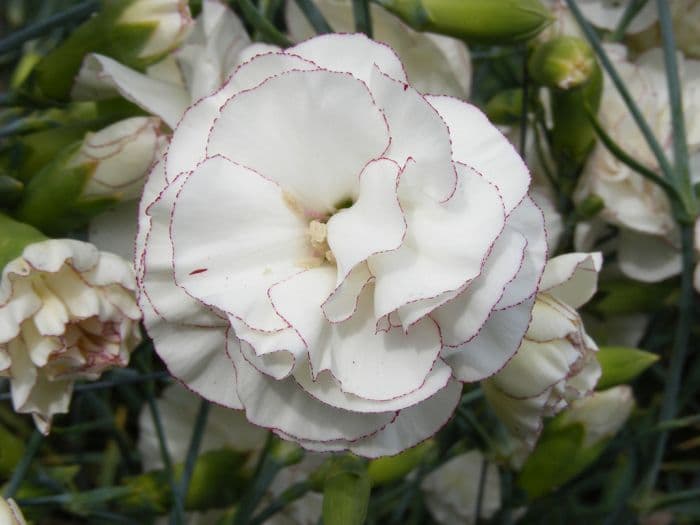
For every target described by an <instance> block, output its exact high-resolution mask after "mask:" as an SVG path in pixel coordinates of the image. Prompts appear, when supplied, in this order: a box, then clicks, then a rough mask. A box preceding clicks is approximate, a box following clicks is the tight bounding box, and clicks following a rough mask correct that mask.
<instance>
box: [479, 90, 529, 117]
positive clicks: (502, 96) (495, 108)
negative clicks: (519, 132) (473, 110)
mask: <svg viewBox="0 0 700 525" xmlns="http://www.w3.org/2000/svg"><path fill="white" fill-rule="evenodd" d="M485 110H486V116H487V117H488V118H489V120H490V121H491V122H493V123H495V124H502V125H510V124H515V123H517V122H520V118H521V116H522V112H523V90H522V89H506V90H504V91H500V92H498V93H496V94H495V95H494V96H493V97H491V99H490V100H489V101H488V102H487V103H486V108H485Z"/></svg>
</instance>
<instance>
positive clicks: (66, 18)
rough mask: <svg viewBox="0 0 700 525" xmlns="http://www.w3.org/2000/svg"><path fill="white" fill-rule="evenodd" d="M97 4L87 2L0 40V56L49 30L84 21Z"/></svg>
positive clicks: (92, 1)
mask: <svg viewBox="0 0 700 525" xmlns="http://www.w3.org/2000/svg"><path fill="white" fill-rule="evenodd" d="M98 7H99V2H97V1H95V0H88V1H87V2H83V3H82V4H78V5H76V6H73V7H71V8H69V9H66V10H65V11H61V12H60V13H56V14H55V15H53V16H50V17H49V18H46V19H44V20H40V21H39V22H37V23H36V24H32V25H31V26H28V27H25V28H23V29H20V30H19V31H15V32H14V33H12V34H11V35H9V36H7V37H6V38H3V39H2V40H0V55H3V54H5V53H7V52H9V51H12V50H13V49H15V48H17V47H19V46H21V45H22V44H24V43H25V42H27V41H29V40H32V39H34V38H38V37H41V36H45V35H46V34H47V33H48V32H49V31H50V30H51V29H54V28H55V27H61V26H63V25H66V24H69V23H77V22H82V21H83V20H85V19H86V18H87V17H88V16H89V15H90V14H91V13H93V12H94V11H96V10H97V8H98Z"/></svg>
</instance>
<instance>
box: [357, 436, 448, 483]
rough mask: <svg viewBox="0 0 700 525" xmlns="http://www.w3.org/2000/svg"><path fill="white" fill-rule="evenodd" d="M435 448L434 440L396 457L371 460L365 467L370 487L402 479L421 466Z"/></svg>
mask: <svg viewBox="0 0 700 525" xmlns="http://www.w3.org/2000/svg"><path fill="white" fill-rule="evenodd" d="M436 448H437V445H436V443H435V440H434V439H429V440H427V441H424V442H423V443H421V444H420V445H417V446H415V447H413V448H409V449H408V450H406V451H404V452H402V453H401V454H397V455H396V456H385V457H383V458H378V459H373V460H372V461H370V462H369V465H368V466H367V474H368V475H369V478H370V481H371V482H372V485H373V486H378V485H385V484H387V483H391V482H393V481H398V480H400V479H402V478H403V477H404V476H405V475H406V474H408V473H409V472H411V471H412V470H413V469H414V468H416V467H417V466H418V465H419V464H421V463H422V462H423V461H424V460H425V459H426V457H429V456H431V455H432V453H433V452H435V450H436Z"/></svg>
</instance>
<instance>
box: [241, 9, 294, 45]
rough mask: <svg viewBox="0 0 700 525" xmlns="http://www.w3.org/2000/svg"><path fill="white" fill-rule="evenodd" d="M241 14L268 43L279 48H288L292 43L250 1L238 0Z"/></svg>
mask: <svg viewBox="0 0 700 525" xmlns="http://www.w3.org/2000/svg"><path fill="white" fill-rule="evenodd" d="M238 6H239V7H240V8H241V14H242V15H243V18H245V20H246V22H248V23H249V24H250V25H252V26H253V27H254V28H255V29H256V30H257V31H258V32H259V33H260V34H261V35H262V36H263V37H264V38H265V39H266V40H267V41H268V42H270V43H271V44H275V45H278V46H280V47H289V46H291V45H292V41H291V40H289V39H288V38H287V37H286V36H284V34H282V33H281V32H280V31H279V30H278V29H277V28H276V27H275V26H274V24H273V23H272V22H270V21H269V20H268V19H267V18H265V16H264V15H263V14H262V13H260V11H258V10H257V9H256V7H255V6H254V5H253V2H251V0H238Z"/></svg>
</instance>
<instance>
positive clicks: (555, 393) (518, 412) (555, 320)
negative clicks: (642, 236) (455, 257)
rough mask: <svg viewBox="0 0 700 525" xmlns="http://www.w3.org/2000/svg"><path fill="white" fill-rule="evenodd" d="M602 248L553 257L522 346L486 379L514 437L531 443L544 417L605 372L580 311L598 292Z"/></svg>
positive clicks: (487, 388) (486, 390)
mask: <svg viewBox="0 0 700 525" xmlns="http://www.w3.org/2000/svg"><path fill="white" fill-rule="evenodd" d="M601 265H602V257H601V255H600V254H599V253H593V254H587V253H570V254H566V255H560V256H559V257H555V258H553V259H550V260H549V261H548V262H547V266H546V267H545V271H544V275H543V276H542V283H541V288H540V292H539V293H538V294H537V300H536V301H535V307H534V308H533V310H532V321H531V323H530V326H529V327H528V330H527V333H526V334H525V338H524V339H523V342H522V344H521V345H520V348H519V349H518V352H517V353H516V354H515V356H514V357H513V359H511V360H510V361H509V362H508V364H507V365H506V366H505V367H504V368H503V369H502V370H501V371H500V372H498V373H497V374H496V375H494V376H492V377H491V378H489V379H488V380H486V381H484V382H483V383H482V388H483V389H484V394H485V395H486V399H488V401H489V403H490V404H491V406H492V407H493V409H494V411H495V412H496V414H497V415H498V416H499V418H500V419H501V420H502V421H503V423H504V424H505V425H506V427H507V428H508V430H509V431H510V432H511V433H512V434H513V436H514V437H516V438H517V439H519V440H521V441H522V442H523V443H524V444H525V445H526V446H527V447H529V448H531V447H532V446H533V445H534V443H535V441H536V439H537V436H538V435H539V433H540V431H541V429H542V418H543V417H545V416H553V415H555V414H556V413H558V412H560V411H561V410H563V409H564V408H566V406H568V404H569V403H570V402H571V401H573V400H575V399H579V398H581V397H583V396H585V395H587V394H589V393H590V392H592V391H593V388H594V387H595V385H596V383H597V381H598V378H599V377H600V365H599V364H598V361H597V360H596V357H595V353H596V352H597V350H598V347H597V346H596V344H595V342H594V341H593V340H592V339H591V338H590V337H589V336H588V334H586V331H585V329H584V327H583V323H582V321H581V317H580V315H579V314H578V312H577V311H576V309H577V308H578V307H580V306H581V305H583V304H585V303H586V302H587V301H588V300H589V299H590V298H591V297H592V296H593V294H594V293H595V290H596V287H597V283H598V272H599V271H600V268H601Z"/></svg>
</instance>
